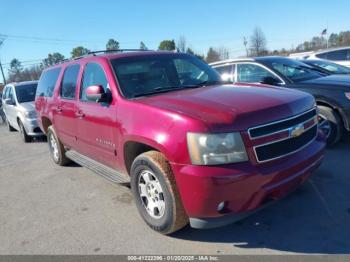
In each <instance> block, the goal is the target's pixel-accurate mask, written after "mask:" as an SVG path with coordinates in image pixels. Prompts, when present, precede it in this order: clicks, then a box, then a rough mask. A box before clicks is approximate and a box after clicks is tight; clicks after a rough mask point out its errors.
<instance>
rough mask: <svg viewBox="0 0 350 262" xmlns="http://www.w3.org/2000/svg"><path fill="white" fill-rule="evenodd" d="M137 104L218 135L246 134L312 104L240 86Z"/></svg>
mask: <svg viewBox="0 0 350 262" xmlns="http://www.w3.org/2000/svg"><path fill="white" fill-rule="evenodd" d="M138 101H139V102H140V103H143V104H147V105H150V106H153V107H158V108H160V109H164V110H168V111H172V112H176V113H179V114H183V115H186V116H188V117H192V118H195V119H197V120H199V121H202V122H205V124H206V125H207V127H208V128H209V129H213V130H218V131H219V130H246V129H247V128H249V127H252V126H256V125H261V124H264V123H268V122H271V121H276V120H280V119H283V118H286V117H290V116H292V115H296V114H299V113H302V112H304V111H306V110H308V109H310V108H312V107H313V106H314V103H315V102H314V98H313V97H312V96H311V95H309V94H306V93H304V92H300V91H295V90H291V89H287V88H277V87H248V86H239V85H218V86H210V87H202V88H197V89H188V90H181V91H176V92H169V93H165V94H160V95H154V96H151V97H147V98H143V99H140V100H138ZM233 124H234V125H233Z"/></svg>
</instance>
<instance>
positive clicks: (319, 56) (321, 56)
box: [316, 53, 327, 59]
mask: <svg viewBox="0 0 350 262" xmlns="http://www.w3.org/2000/svg"><path fill="white" fill-rule="evenodd" d="M316 57H318V58H322V59H327V53H323V54H318V55H316Z"/></svg>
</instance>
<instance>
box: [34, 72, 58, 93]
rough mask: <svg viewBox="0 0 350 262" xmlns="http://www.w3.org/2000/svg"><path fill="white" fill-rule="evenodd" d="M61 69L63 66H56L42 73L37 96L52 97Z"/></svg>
mask: <svg viewBox="0 0 350 262" xmlns="http://www.w3.org/2000/svg"><path fill="white" fill-rule="evenodd" d="M60 71H61V68H55V69H51V70H47V71H45V72H43V73H42V75H41V77H40V80H39V84H38V88H37V90H36V96H37V97H38V96H43V97H52V95H53V90H54V89H55V85H56V82H57V79H58V76H59V74H60Z"/></svg>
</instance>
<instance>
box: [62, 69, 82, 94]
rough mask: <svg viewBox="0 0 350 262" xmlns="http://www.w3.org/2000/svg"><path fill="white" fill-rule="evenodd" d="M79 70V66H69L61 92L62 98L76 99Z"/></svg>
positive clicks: (65, 72)
mask: <svg viewBox="0 0 350 262" xmlns="http://www.w3.org/2000/svg"><path fill="white" fill-rule="evenodd" d="M79 69H80V66H79V65H72V66H68V67H67V68H66V70H65V71H64V75H63V80H62V84H61V90H60V95H61V97H62V98H67V99H74V97H75V90H76V89H77V78H78V74H79Z"/></svg>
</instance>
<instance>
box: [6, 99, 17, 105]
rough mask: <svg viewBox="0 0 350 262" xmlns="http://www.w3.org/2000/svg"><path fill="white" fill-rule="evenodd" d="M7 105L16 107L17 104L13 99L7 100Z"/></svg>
mask: <svg viewBox="0 0 350 262" xmlns="http://www.w3.org/2000/svg"><path fill="white" fill-rule="evenodd" d="M5 104H6V105H10V106H14V105H16V103H15V102H14V101H13V100H12V99H11V98H7V99H5Z"/></svg>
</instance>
